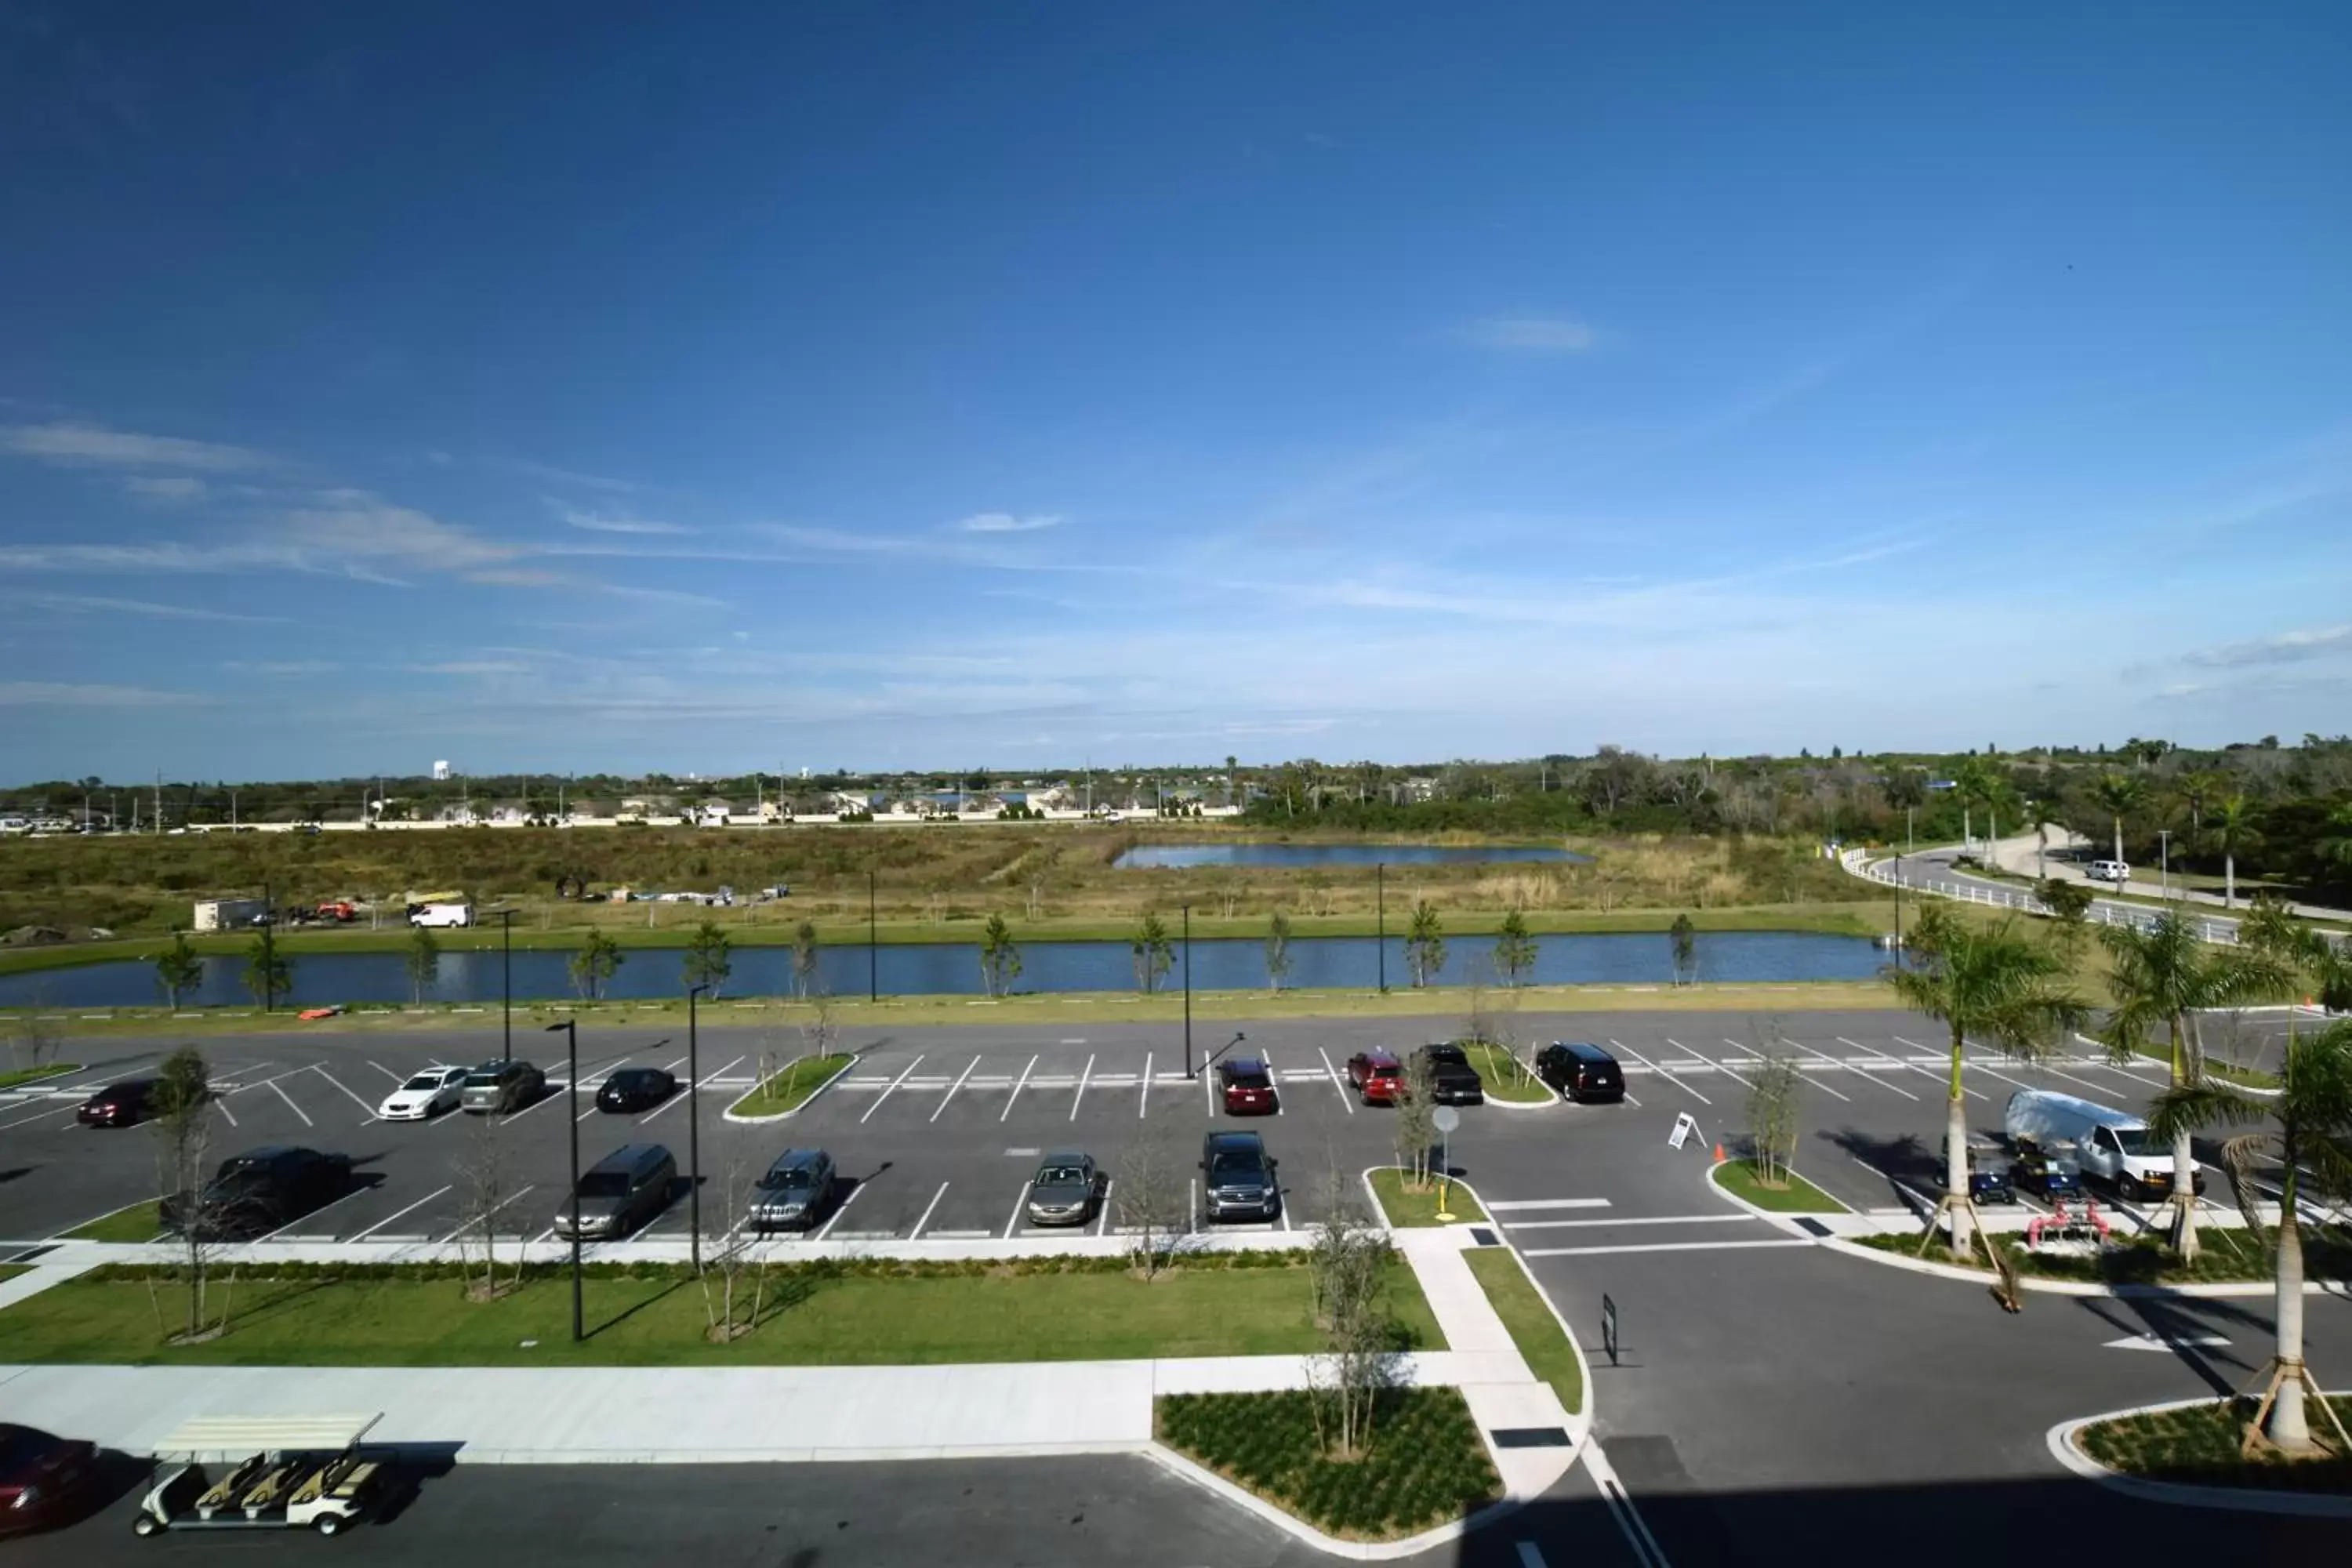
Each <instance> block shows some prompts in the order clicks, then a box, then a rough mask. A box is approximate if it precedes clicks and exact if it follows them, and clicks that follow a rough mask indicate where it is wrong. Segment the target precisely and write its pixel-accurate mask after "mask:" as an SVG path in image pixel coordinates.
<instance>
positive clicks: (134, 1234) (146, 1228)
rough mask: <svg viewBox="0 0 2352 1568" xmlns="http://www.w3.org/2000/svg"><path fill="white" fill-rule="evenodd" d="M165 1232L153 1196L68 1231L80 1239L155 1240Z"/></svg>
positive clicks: (75, 1238)
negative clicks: (156, 1214)
mask: <svg viewBox="0 0 2352 1568" xmlns="http://www.w3.org/2000/svg"><path fill="white" fill-rule="evenodd" d="M66 1235H67V1236H68V1237H71V1238H73V1239H74V1240H76V1241H134V1242H135V1241H153V1240H154V1239H155V1238H156V1237H160V1236H162V1235H163V1222H162V1221H160V1220H158V1219H157V1218H156V1217H155V1200H154V1199H152V1198H146V1199H142V1201H140V1202H138V1203H135V1204H130V1205H125V1206H123V1207H121V1208H119V1209H116V1210H115V1211H114V1212H113V1213H112V1214H102V1215H99V1216H98V1217H97V1218H96V1219H94V1220H91V1221H90V1222H89V1224H88V1225H78V1226H74V1227H73V1228H72V1229H71V1230H69V1231H68V1232H66Z"/></svg>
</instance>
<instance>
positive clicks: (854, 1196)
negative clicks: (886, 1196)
mask: <svg viewBox="0 0 2352 1568" xmlns="http://www.w3.org/2000/svg"><path fill="white" fill-rule="evenodd" d="M873 1184H874V1182H873V1179H872V1178H871V1177H868V1178H867V1179H866V1180H865V1181H862V1182H860V1183H858V1184H856V1186H854V1187H852V1188H850V1189H849V1195H848V1196H847V1197H845V1198H844V1199H842V1200H841V1206H840V1207H838V1208H836V1209H835V1210H834V1211H833V1213H832V1214H830V1215H827V1216H826V1217H825V1222H824V1224H823V1225H821V1226H817V1229H816V1235H815V1236H814V1237H812V1238H811V1239H813V1240H816V1241H823V1240H824V1238H825V1237H828V1236H831V1235H832V1234H833V1227H834V1226H837V1225H839V1224H840V1223H841V1216H842V1215H845V1214H847V1213H848V1212H849V1205H852V1204H854V1203H856V1201H857V1200H858V1197H859V1195H860V1194H863V1193H864V1192H865V1191H866V1188H868V1187H870V1186H872V1185H873Z"/></svg>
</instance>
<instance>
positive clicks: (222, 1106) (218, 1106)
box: [213, 1096, 236, 1127]
mask: <svg viewBox="0 0 2352 1568" xmlns="http://www.w3.org/2000/svg"><path fill="white" fill-rule="evenodd" d="M213 1109H214V1110H217V1111H219V1112H220V1113H221V1114H222V1115H223V1116H226V1117H227V1118H228V1124H229V1125H230V1126H231V1127H234V1126H236V1112H235V1111H233V1110H229V1108H228V1100H227V1098H226V1096H219V1097H215V1099H214V1100H213Z"/></svg>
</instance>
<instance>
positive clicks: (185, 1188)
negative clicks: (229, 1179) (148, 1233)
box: [148, 1046, 227, 1343]
mask: <svg viewBox="0 0 2352 1568" xmlns="http://www.w3.org/2000/svg"><path fill="white" fill-rule="evenodd" d="M149 1103H150V1105H151V1107H152V1113H151V1120H150V1121H149V1123H148V1125H149V1126H151V1127H152V1128H153V1129H154V1136H155V1186H156V1191H157V1192H158V1194H160V1195H161V1199H162V1201H161V1204H160V1205H159V1209H160V1212H161V1214H162V1215H163V1219H164V1223H165V1226H166V1228H167V1229H169V1230H171V1231H173V1232H174V1233H175V1239H176V1240H177V1241H178V1243H179V1249H180V1260H179V1273H180V1278H181V1282H182V1283H183V1284H184V1286H185V1287H186V1289H187V1304H188V1312H187V1327H186V1328H185V1329H184V1331H182V1332H181V1333H179V1334H176V1335H173V1342H174V1343H185V1342H189V1341H193V1340H195V1339H199V1338H205V1337H209V1336H210V1335H211V1334H213V1333H215V1332H217V1331H218V1328H217V1326H215V1325H214V1324H212V1323H211V1322H210V1321H209V1318H208V1314H207V1311H206V1308H207V1305H208V1303H207V1301H206V1300H205V1297H206V1291H207V1289H208V1287H209V1285H210V1281H211V1277H212V1266H213V1261H214V1258H215V1254H216V1253H217V1251H218V1248H219V1244H220V1239H221V1234H222V1231H223V1229H224V1226H223V1221H224V1220H225V1219H226V1217H227V1216H226V1215H222V1214H220V1213H219V1212H217V1205H216V1204H215V1203H214V1202H213V1199H212V1194H211V1191H210V1188H211V1172H210V1171H209V1170H208V1169H207V1168H206V1167H207V1164H208V1163H209V1162H208V1156H209V1155H210V1153H211V1152H212V1084H211V1074H210V1069H208V1068H206V1067H205V1058H204V1057H203V1055H202V1054H201V1053H199V1052H198V1051H197V1050H196V1048H195V1047H193V1046H182V1047H180V1048H179V1049H178V1050H176V1051H173V1053H172V1054H171V1055H170V1056H168V1057H166V1058H163V1067H162V1068H161V1069H160V1070H159V1071H158V1072H157V1075H156V1079H155V1088H154V1089H153V1091H152V1096H151V1099H150V1101H149ZM223 1319H224V1321H226V1312H224V1314H223Z"/></svg>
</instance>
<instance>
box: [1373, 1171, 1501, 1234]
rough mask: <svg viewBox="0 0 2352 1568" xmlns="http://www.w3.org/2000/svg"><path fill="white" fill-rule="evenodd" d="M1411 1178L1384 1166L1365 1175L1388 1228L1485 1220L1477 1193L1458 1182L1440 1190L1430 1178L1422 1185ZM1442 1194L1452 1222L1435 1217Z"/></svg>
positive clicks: (1403, 1172)
mask: <svg viewBox="0 0 2352 1568" xmlns="http://www.w3.org/2000/svg"><path fill="white" fill-rule="evenodd" d="M1410 1178H1411V1173H1409V1172H1406V1171H1402V1170H1400V1169H1398V1168H1397V1167H1396V1166H1394V1165H1383V1166H1381V1167H1380V1168H1379V1169H1378V1170H1375V1171H1370V1172H1368V1173H1366V1174H1365V1177H1364V1180H1365V1181H1366V1182H1367V1183H1368V1184H1370V1187H1371V1189H1372V1196H1373V1197H1374V1198H1376V1199H1378V1200H1379V1201H1380V1205H1381V1217H1382V1218H1384V1219H1386V1220H1387V1221H1388V1222H1389V1224H1390V1225H1391V1226H1413V1225H1448V1224H1454V1223H1459V1222H1465V1221H1471V1220H1476V1221H1480V1222H1482V1223H1483V1222H1484V1221H1485V1219H1486V1210H1485V1209H1483V1208H1481V1207H1479V1206H1478V1198H1477V1194H1475V1193H1473V1192H1472V1191H1471V1190H1470V1189H1469V1188H1468V1187H1465V1186H1464V1185H1463V1184H1461V1183H1459V1182H1448V1183H1445V1184H1443V1187H1442V1189H1441V1184H1439V1183H1438V1182H1437V1181H1436V1180H1434V1179H1431V1180H1428V1181H1424V1182H1416V1181H1414V1180H1412V1179H1410ZM1441 1192H1442V1195H1443V1196H1444V1199H1445V1212H1446V1213H1447V1214H1448V1215H1451V1216H1452V1218H1451V1219H1440V1218H1438V1217H1437V1214H1438V1208H1437V1202H1438V1198H1439V1197H1440V1195H1441Z"/></svg>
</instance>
